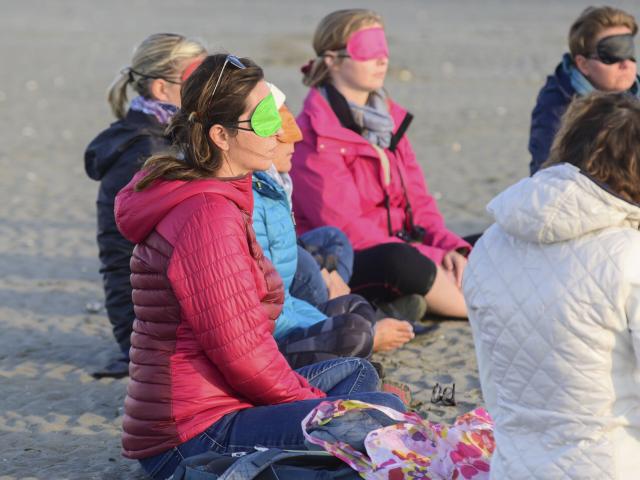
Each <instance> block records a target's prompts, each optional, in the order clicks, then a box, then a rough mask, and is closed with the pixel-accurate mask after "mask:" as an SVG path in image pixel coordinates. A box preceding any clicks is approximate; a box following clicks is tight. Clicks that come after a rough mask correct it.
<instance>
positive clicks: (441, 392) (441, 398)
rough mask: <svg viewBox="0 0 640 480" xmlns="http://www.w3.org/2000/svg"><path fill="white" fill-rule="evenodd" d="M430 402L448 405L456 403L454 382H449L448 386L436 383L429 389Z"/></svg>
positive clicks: (451, 405)
mask: <svg viewBox="0 0 640 480" xmlns="http://www.w3.org/2000/svg"><path fill="white" fill-rule="evenodd" d="M431 403H441V404H442V405H446V406H449V407H453V406H455V405H456V384H455V383H453V384H451V386H450V387H448V386H447V387H442V386H441V385H440V384H439V383H436V384H435V385H434V387H433V390H432V391H431Z"/></svg>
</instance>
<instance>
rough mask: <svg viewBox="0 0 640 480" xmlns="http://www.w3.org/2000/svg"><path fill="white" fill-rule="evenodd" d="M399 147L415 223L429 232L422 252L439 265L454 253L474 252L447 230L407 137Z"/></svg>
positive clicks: (419, 248) (421, 247)
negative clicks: (460, 251) (459, 250)
mask: <svg viewBox="0 0 640 480" xmlns="http://www.w3.org/2000/svg"><path fill="white" fill-rule="evenodd" d="M399 147H400V148H399V149H398V153H399V155H397V157H398V156H399V157H401V159H402V163H403V166H404V169H405V172H406V175H405V177H406V178H404V183H405V186H406V188H407V195H408V197H409V201H410V202H411V209H412V210H413V221H414V223H415V224H416V225H420V226H421V227H422V228H424V229H425V231H426V235H425V238H424V242H423V244H422V245H417V248H418V250H419V251H420V252H421V253H422V254H423V255H425V256H426V257H429V258H430V259H431V260H433V261H434V262H435V263H437V264H440V263H442V258H443V257H444V256H445V254H446V253H447V252H450V251H451V250H458V249H464V250H465V251H466V252H468V251H470V250H471V245H469V244H468V243H467V242H465V241H464V240H463V239H462V238H460V237H459V236H458V235H456V234H455V233H453V232H452V231H450V230H448V229H447V227H446V225H445V223H444V219H443V218H442V214H441V213H440V210H439V209H438V205H437V204H436V201H435V199H434V198H433V197H432V196H431V194H430V193H429V190H428V188H427V183H426V182H425V180H424V172H423V171H422V168H420V165H418V162H417V160H416V156H415V154H414V153H413V149H412V148H411V144H410V143H409V141H408V140H407V139H406V138H405V139H404V140H402V142H401V143H400V145H399ZM466 252H465V253H466Z"/></svg>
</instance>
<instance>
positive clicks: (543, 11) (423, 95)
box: [0, 0, 640, 480]
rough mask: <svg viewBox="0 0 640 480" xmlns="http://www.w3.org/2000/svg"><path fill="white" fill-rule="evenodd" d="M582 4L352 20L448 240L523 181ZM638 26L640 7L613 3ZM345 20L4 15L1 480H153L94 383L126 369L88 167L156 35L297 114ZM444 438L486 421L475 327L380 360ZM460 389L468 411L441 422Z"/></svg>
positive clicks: (113, 395)
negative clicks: (242, 60)
mask: <svg viewBox="0 0 640 480" xmlns="http://www.w3.org/2000/svg"><path fill="white" fill-rule="evenodd" d="M587 5H588V3H586V2H582V1H572V0H568V1H563V2H556V1H543V2H537V1H536V2H531V1H527V2H525V1H514V2H506V1H500V0H485V1H482V2H477V1H472V0H469V1H459V0H439V1H428V2H427V1H424V0H412V1H410V0H406V1H405V0H402V1H397V2H395V1H394V2H385V1H381V0H378V1H371V2H366V3H365V2H354V3H353V6H366V7H369V8H373V9H375V10H377V11H378V12H380V13H381V14H382V15H383V16H384V18H385V22H386V30H387V35H388V40H389V45H390V51H391V64H390V65H391V66H390V71H389V76H388V81H387V84H386V86H387V88H388V90H389V92H390V94H391V96H392V97H393V98H394V100H396V101H397V102H398V103H400V104H402V105H404V106H406V107H407V108H408V109H409V110H410V111H411V112H412V113H413V114H414V115H415V120H414V122H413V124H412V125H411V128H410V130H409V133H408V135H409V137H410V139H411V141H412V142H413V145H414V148H415V151H416V154H417V157H418V159H419V161H420V163H421V165H422V167H423V169H424V172H425V177H426V179H427V182H428V184H429V188H430V191H431V192H432V194H433V195H434V197H435V198H436V199H437V200H438V202H439V205H440V208H441V210H442V212H443V214H444V216H445V219H446V220H447V224H448V225H449V226H450V228H452V229H453V230H454V231H456V232H458V233H460V234H464V235H467V234H472V233H477V232H481V231H482V230H483V229H485V228H486V227H487V226H488V225H489V224H490V223H491V220H490V218H489V217H488V215H487V214H486V212H485V206H486V204H487V202H488V201H489V200H490V199H491V198H492V197H493V196H494V195H495V194H496V193H498V192H499V191H501V190H502V189H504V188H505V187H507V186H508V185H510V184H512V183H514V182H516V181H517V180H519V179H520V178H522V177H524V176H525V175H527V173H528V162H529V155H528V153H527V141H528V129H529V119H530V113H531V109H532V108H533V105H534V102H535V98H536V95H537V92H538V90H539V89H540V87H541V86H542V85H543V83H544V80H545V77H546V75H548V74H549V73H551V72H552V71H553V69H554V68H555V66H556V64H557V63H558V62H559V61H560V58H561V55H562V54H563V52H564V51H565V50H566V34H567V30H568V27H569V25H570V23H571V22H572V21H573V19H574V18H575V17H576V16H577V15H578V13H579V12H580V11H581V10H582V9H583V8H584V7H585V6H587ZM616 6H620V7H622V8H625V9H627V10H628V11H630V12H631V13H633V14H635V15H636V17H638V16H639V15H640V10H639V9H638V4H637V3H633V2H631V1H626V2H616ZM338 8H345V4H344V2H338V1H333V0H332V1H324V2H313V3H312V2H306V1H296V0H286V1H275V0H274V1H264V2H257V1H254V2H250V1H246V0H238V1H235V2H230V1H227V2H220V1H217V0H216V1H214V0H209V1H204V0H203V1H197V0H188V1H184V2H169V1H166V0H157V1H150V0H146V1H145V0H133V1H131V0H130V1H123V0H115V1H110V2H98V1H96V0H92V1H83V2H75V1H71V0H58V1H56V2H36V1H34V0H25V1H22V2H3V4H2V14H1V15H0V29H1V30H2V32H3V35H2V38H3V41H2V42H0V63H1V65H2V69H1V70H0V139H1V141H0V172H1V174H0V329H1V334H0V445H1V446H2V447H1V448H0V480H17V479H27V478H28V479H120V478H132V479H142V478H144V474H143V473H142V470H141V469H140V467H139V466H138V464H137V462H134V461H129V460H126V459H124V458H123V457H121V455H120V427H121V420H122V405H123V399H124V395H125V389H126V385H127V379H123V380H113V379H102V380H99V381H97V380H94V379H93V378H92V377H91V373H92V372H93V371H95V370H96V369H98V368H100V367H102V366H103V365H105V364H106V363H107V361H108V360H109V359H110V358H111V357H112V356H113V355H114V354H115V353H116V347H115V342H114V341H113V338H112V335H111V329H110V326H109V323H108V320H107V317H106V314H105V312H104V310H103V309H101V308H100V306H101V303H102V302H103V291H102V284H101V278H100V276H99V274H98V268H99V264H98V258H97V247H96V242H95V198H96V192H97V187H98V184H97V183H96V182H94V181H92V180H90V179H88V177H87V176H86V175H85V172H84V165H83V152H84V148H85V147H86V145H87V144H88V142H89V141H90V140H91V139H92V138H93V137H94V136H95V135H96V134H97V133H98V132H99V131H101V130H102V129H103V128H105V127H106V126H107V125H108V124H109V123H110V122H111V121H113V120H112V117H111V114H110V111H109V108H108V106H107V103H106V101H105V92H106V89H107V87H108V85H109V83H110V82H111V80H112V78H113V77H114V75H115V74H116V73H117V72H118V71H119V70H120V69H121V68H122V67H124V66H126V65H127V62H128V61H129V59H130V56H131V52H132V49H133V47H134V46H135V45H136V44H137V43H138V42H140V41H141V40H142V39H143V38H144V37H146V36H147V35H149V34H151V33H154V32H164V31H173V32H180V33H184V34H188V35H192V36H196V37H199V38H201V39H203V40H205V41H206V43H207V44H208V46H209V47H210V51H212V52H216V51H228V52H233V53H234V54H237V55H239V56H249V57H252V58H253V59H254V60H256V61H257V62H258V63H259V64H260V65H262V66H263V67H264V69H265V72H266V76H267V78H268V79H269V80H271V81H273V82H274V83H276V84H277V85H278V86H279V87H280V88H281V89H282V90H283V91H284V92H286V93H287V95H288V103H289V105H290V106H291V109H292V110H293V111H295V112H297V111H299V110H300V107H301V105H302V101H303V98H304V95H305V87H303V86H302V84H301V82H300V73H299V68H300V66H301V65H303V64H304V63H306V62H307V61H308V60H309V59H310V58H311V57H312V56H313V51H312V49H311V37H312V34H313V29H314V28H315V25H316V24H317V23H318V21H319V20H320V19H321V18H322V17H323V16H324V15H325V14H326V13H329V12H330V11H332V10H335V9H338ZM376 359H378V360H379V361H381V362H382V363H383V364H384V365H385V367H386V372H387V375H388V378H390V379H393V380H399V381H402V382H405V383H407V384H408V385H409V386H410V388H411V390H412V392H413V394H414V400H415V401H416V407H417V409H418V410H419V411H421V412H422V413H424V414H425V415H426V416H428V418H429V419H431V420H435V421H439V420H442V421H451V420H452V419H453V418H455V417H456V415H459V414H460V413H463V412H465V411H468V410H471V409H473V408H474V407H476V406H481V405H482V395H481V390H480V383H479V379H478V372H477V365H476V360H475V354H474V351H473V339H472V337H471V331H470V327H469V325H468V323H467V322H464V321H446V320H445V321H441V322H439V324H438V328H436V329H435V330H434V331H432V332H431V333H429V334H426V335H423V336H421V337H418V338H416V339H415V340H414V341H412V342H411V343H410V344H409V345H407V346H406V347H404V348H402V349H400V350H398V351H396V352H394V353H392V354H387V355H380V356H378V357H376ZM436 382H440V383H445V384H451V383H455V384H456V393H457V395H456V397H457V400H458V405H457V406H456V407H442V406H435V405H432V404H430V402H429V399H430V397H431V389H432V387H433V385H434V384H435V383H436Z"/></svg>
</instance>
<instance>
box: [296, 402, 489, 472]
mask: <svg viewBox="0 0 640 480" xmlns="http://www.w3.org/2000/svg"><path fill="white" fill-rule="evenodd" d="M365 409H375V410H378V411H380V412H382V413H384V414H386V415H387V416H388V417H390V418H392V419H393V420H397V422H398V423H395V424H392V425H390V426H387V427H383V428H379V429H376V430H373V431H371V432H369V433H368V434H367V435H366V437H365V439H364V446H365V449H366V453H363V452H361V451H358V450H356V449H355V448H353V447H352V446H351V445H349V444H347V443H345V442H341V441H339V440H338V441H335V442H333V443H332V442H329V441H325V440H322V439H320V438H318V437H314V433H313V429H314V427H320V426H323V425H326V424H328V423H329V422H331V421H332V420H335V419H338V418H339V417H342V416H344V415H348V413H349V412H351V411H357V410H365ZM302 430H303V433H304V435H305V438H306V439H307V440H308V441H309V442H311V443H313V444H315V445H319V446H321V447H322V448H324V449H325V450H326V451H327V452H330V453H331V454H333V455H335V456H336V457H338V458H340V459H341V460H343V461H344V462H346V463H347V464H348V465H350V466H351V468H353V469H354V470H356V471H357V472H358V473H359V474H360V476H362V477H363V478H365V479H371V480H405V479H406V480H409V479H412V480H413V479H424V480H441V479H460V480H461V479H473V480H485V479H488V478H489V465H490V463H491V455H492V454H493V451H494V449H495V442H494V438H493V420H492V419H491V417H490V416H489V414H488V413H487V411H486V410H484V409H483V408H477V409H475V410H473V411H471V412H469V413H466V414H464V415H462V416H460V417H458V418H457V419H456V421H455V423H454V424H453V425H451V426H448V425H444V424H439V423H433V422H430V421H428V420H424V419H423V418H421V417H420V416H419V415H418V414H416V413H400V412H398V411H396V410H393V409H391V408H388V407H383V406H379V405H372V404H369V403H364V402H360V401H357V400H337V401H334V402H322V403H320V404H319V405H318V406H317V407H316V408H315V409H313V410H312V411H311V412H310V413H309V415H307V417H306V418H305V419H304V420H303V421H302Z"/></svg>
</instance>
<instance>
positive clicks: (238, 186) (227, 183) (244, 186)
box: [114, 171, 253, 243]
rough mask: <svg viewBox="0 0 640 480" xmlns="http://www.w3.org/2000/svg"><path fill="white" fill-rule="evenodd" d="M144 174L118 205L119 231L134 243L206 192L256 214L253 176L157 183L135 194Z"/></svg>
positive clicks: (122, 193) (121, 195)
mask: <svg viewBox="0 0 640 480" xmlns="http://www.w3.org/2000/svg"><path fill="white" fill-rule="evenodd" d="M144 174H145V172H144V171H141V172H138V173H137V174H136V175H135V176H134V177H133V179H132V180H131V182H129V184H128V185H127V186H126V187H124V188H123V189H122V190H121V191H120V193H118V196H117V197H116V202H115V208H114V211H115V216H116V224H117V225H118V229H119V230H120V232H121V233H122V235H123V236H124V237H125V238H126V239H127V240H129V241H130V242H132V243H140V242H141V241H143V240H144V239H145V238H147V236H148V235H149V234H150V233H151V232H152V231H153V229H154V228H155V227H156V225H158V223H160V221H161V220H162V219H163V218H164V217H165V216H166V215H167V214H168V213H169V212H170V211H171V210H172V209H173V208H174V207H175V206H177V205H178V204H180V203H181V202H183V201H184V200H186V199H188V198H190V197H193V196H196V195H200V194H203V193H214V194H218V195H222V196H223V197H225V198H227V199H228V200H230V201H232V202H233V203H235V204H236V205H237V207H238V208H239V209H240V210H242V211H244V212H245V213H247V214H248V215H251V212H252V211H253V194H252V193H251V175H250V174H247V175H245V176H243V177H240V178H237V179H232V180H218V179H213V178H212V179H206V180H192V181H183V180H157V181H155V182H154V183H153V184H151V186H149V187H148V188H146V189H145V190H143V191H141V192H136V191H135V185H136V183H138V181H140V179H141V178H142V176H143V175H144Z"/></svg>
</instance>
